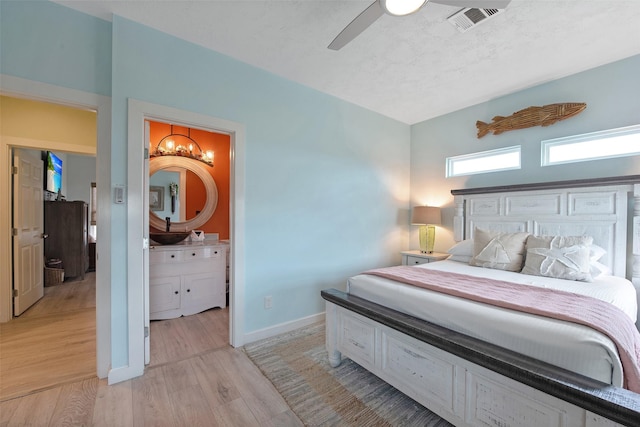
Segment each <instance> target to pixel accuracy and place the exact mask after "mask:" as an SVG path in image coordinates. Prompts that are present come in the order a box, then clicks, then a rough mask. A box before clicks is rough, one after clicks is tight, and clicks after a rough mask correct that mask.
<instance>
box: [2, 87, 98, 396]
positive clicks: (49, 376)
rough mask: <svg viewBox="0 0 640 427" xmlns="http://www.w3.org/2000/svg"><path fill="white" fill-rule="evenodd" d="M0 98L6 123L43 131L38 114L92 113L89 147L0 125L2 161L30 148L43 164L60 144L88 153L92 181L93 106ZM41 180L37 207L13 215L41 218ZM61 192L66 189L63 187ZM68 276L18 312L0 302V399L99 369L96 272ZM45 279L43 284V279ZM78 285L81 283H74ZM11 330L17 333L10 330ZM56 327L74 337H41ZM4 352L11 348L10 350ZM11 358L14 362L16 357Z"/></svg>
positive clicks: (12, 270) (73, 120) (9, 195)
mask: <svg viewBox="0 0 640 427" xmlns="http://www.w3.org/2000/svg"><path fill="white" fill-rule="evenodd" d="M1 98H2V102H3V116H5V114H6V115H7V116H5V117H10V118H11V119H12V124H16V123H19V124H20V126H21V127H26V128H28V127H30V126H31V125H32V124H33V123H31V121H34V122H37V123H38V124H39V125H40V126H38V127H39V128H40V129H43V130H45V131H46V130H47V129H50V127H49V126H48V122H47V121H46V119H43V117H45V116H50V118H51V120H54V121H55V122H56V123H60V122H64V120H65V119H64V117H66V115H67V114H68V113H69V112H71V113H69V115H70V116H71V118H70V119H69V123H73V124H77V121H76V120H77V117H75V116H77V115H78V114H79V115H80V116H89V117H92V121H93V125H92V129H93V131H92V134H93V138H92V139H93V143H92V145H93V146H92V147H90V146H83V145H82V144H76V143H75V142H76V141H75V140H74V139H73V137H69V138H65V141H64V142H59V141H58V140H57V139H56V138H57V136H56V134H55V130H54V131H53V132H52V134H51V138H49V137H48V136H47V135H46V134H42V135H37V136H36V137H34V136H33V134H32V133H31V134H30V133H29V131H28V130H27V131H25V133H24V134H21V133H20V132H19V131H18V132H16V126H14V127H13V128H12V127H11V126H5V127H3V131H4V134H3V135H2V148H3V153H6V160H7V161H8V162H10V161H12V159H13V158H14V154H15V153H17V152H24V153H32V154H33V157H34V158H37V160H39V161H40V163H42V164H43V165H45V166H46V162H43V160H42V153H47V152H48V151H50V150H52V149H57V148H60V150H59V151H57V152H58V154H59V155H60V156H62V157H64V156H66V154H69V155H71V154H70V153H65V154H62V153H64V152H68V151H76V150H77V152H78V154H80V155H82V157H83V158H84V157H87V158H88V156H90V157H92V158H93V166H92V168H91V169H92V172H93V176H92V180H93V181H96V178H97V177H96V173H95V170H96V167H95V162H96V161H95V158H96V145H97V142H96V141H97V129H96V128H97V126H96V121H97V112H96V111H95V110H93V111H90V109H86V108H77V107H69V106H67V105H60V104H57V103H50V102H42V101H34V100H31V99H28V98H27V97H13V96H6V95H4V94H3V95H2V97H1ZM15 111H20V113H19V114H18V113H16V112H15ZM27 116H28V117H27ZM23 119H24V120H23ZM30 120H31V121H30ZM90 127H91V126H90ZM71 128H72V129H75V130H77V129H78V127H76V126H72V127H71ZM65 159H66V157H65ZM65 166H66V168H65V171H66V173H69V171H70V170H71V168H72V165H71V164H69V163H66V164H65ZM5 170H6V171H7V172H6V173H7V175H6V176H3V177H2V179H3V180H4V179H6V180H7V181H8V182H9V183H10V182H11V181H12V177H11V175H10V173H11V172H10V170H11V168H7V169H5ZM3 172H4V171H3ZM3 175H4V173H3ZM36 180H37V178H36ZM90 181H91V180H87V182H86V195H87V197H86V200H88V199H89V198H90V194H91V182H90ZM45 182H46V180H45V176H44V174H43V176H42V177H41V178H40V179H39V184H40V198H39V201H37V202H36V203H35V205H37V206H38V207H39V212H33V209H34V206H35V205H34V206H31V207H30V209H31V211H30V212H27V211H25V210H24V209H23V210H22V211H16V213H14V214H13V215H14V219H15V217H16V215H21V216H27V217H38V216H39V217H40V218H42V216H43V211H44V200H46V199H48V198H47V197H43V196H42V195H43V194H47V193H46V192H45V191H44V186H45ZM9 188H10V189H11V191H8V192H7V193H6V196H3V197H7V199H8V201H7V202H6V203H7V204H8V205H11V204H13V205H16V203H14V201H15V198H16V194H15V190H14V188H13V186H12V185H10V186H9ZM64 193H65V194H66V193H67V192H66V188H65V190H64ZM71 197H72V199H75V198H76V197H75V196H71ZM25 206H26V205H25ZM2 220H3V222H4V220H5V218H2ZM8 222H9V224H12V223H13V224H15V221H13V222H12V220H11V218H8ZM87 225H88V224H87ZM87 231H88V230H87ZM94 235H95V234H94ZM87 237H88V234H87ZM2 240H3V242H2V244H3V246H4V245H7V244H8V245H9V246H11V245H12V243H11V240H12V238H11V236H8V235H7V236H6V237H5V235H4V234H3V236H2ZM87 248H88V246H87ZM14 252H15V251H14ZM14 255H15V254H14ZM11 259H12V255H11V252H10V253H9V256H7V259H6V260H7V261H9V264H8V267H9V277H15V276H16V275H15V273H16V271H15V270H16V268H17V267H16V266H14V265H13V263H12V262H11ZM40 260H41V261H43V258H42V257H41V258H40ZM42 264H43V262H40V263H39V267H38V266H36V270H37V271H38V272H39V273H41V276H40V277H42V278H43V281H44V279H46V277H47V276H46V275H45V274H44V272H43V268H42ZM3 267H4V265H3ZM52 277H53V276H52ZM55 277H58V275H55ZM72 281H73V284H71V285H69V286H67V285H68V284H69V283H70V281H69V277H67V281H66V282H63V280H62V278H61V279H60V281H59V283H56V285H58V284H59V285H60V286H59V288H57V289H53V287H45V288H44V292H43V294H44V297H43V298H42V299H39V301H37V302H36V303H35V304H33V305H31V306H30V307H29V308H27V309H26V310H23V309H24V308H25V307H19V311H20V312H17V311H16V308H15V307H12V306H11V304H9V306H8V307H7V306H6V305H4V304H3V307H2V310H3V312H2V317H3V321H5V323H3V324H2V325H1V326H0V327H1V328H2V332H3V334H2V335H3V337H2V340H3V344H4V345H3V348H4V349H5V350H8V351H3V361H5V358H7V357H10V356H11V357H14V360H13V362H12V364H4V363H3V364H4V366H5V367H6V366H12V368H11V372H10V373H8V372H7V371H4V372H3V373H2V375H3V378H2V379H3V381H2V382H3V390H2V392H3V393H2V399H4V398H6V397H7V396H10V397H11V396H12V397H15V396H16V393H18V394H17V395H20V393H29V392H32V391H35V390H38V389H41V388H46V387H51V386H52V385H56V384H59V383H63V382H67V381H69V380H70V379H76V378H86V377H95V376H96V375H98V371H99V370H98V369H96V360H97V355H96V341H97V335H96V296H95V295H96V291H95V287H96V273H95V272H90V273H87V276H86V277H85V280H80V278H77V279H76V280H72ZM13 282H14V281H10V282H9V283H8V288H5V287H4V285H3V287H2V289H0V292H2V293H3V300H4V301H6V300H5V299H4V295H5V293H6V292H7V291H9V292H11V290H12V288H13V286H15V283H13ZM45 284H47V283H46V281H45ZM79 285H83V286H82V287H78V286H79ZM72 288H73V289H72ZM11 300H12V298H9V302H11ZM18 315H20V316H19V317H15V316H18ZM78 316H80V317H78ZM62 319H66V321H62ZM79 319H82V320H79ZM7 320H8V322H7ZM52 325H56V327H55V328H53V329H52V330H50V331H49V332H46V331H45V332H43V329H42V328H43V327H45V329H46V327H47V326H48V327H50V328H51V326H52ZM16 333H17V334H18V335H15V334H16ZM58 333H59V334H62V335H64V336H67V337H78V339H73V338H71V339H63V340H62V341H63V342H65V343H66V346H60V345H59V343H58V342H57V341H56V340H49V341H47V340H48V339H50V338H52V337H53V336H55V334H58ZM43 334H44V335H43ZM60 336H61V335H58V338H60ZM11 337H12V338H11ZM80 337H81V338H80ZM5 339H9V340H10V342H11V344H10V345H11V346H13V347H15V346H16V343H19V346H20V352H19V353H16V352H15V351H13V350H15V348H13V347H11V346H7V345H6V342H5V341H6V340H5ZM58 341H60V340H58ZM10 353H15V354H13V355H11V354H10ZM45 354H46V356H45ZM74 354H78V355H80V354H84V359H85V360H82V361H80V360H78V361H76V362H74V361H73V360H72V359H73V355H74ZM21 355H22V356H21ZM24 355H30V356H29V357H28V358H25V357H23V356H24ZM87 355H91V357H89V358H88V359H87ZM39 357H40V359H39ZM49 359H50V360H49ZM16 360H17V361H18V362H16ZM56 360H58V364H55V361H56ZM51 362H54V365H52V366H54V368H52V367H51V366H50V367H48V368H47V363H49V364H50V363H51ZM67 368H69V369H67ZM19 371H20V372H19ZM42 372H46V375H40V374H39V373H42ZM7 375H9V376H7ZM19 375H22V377H20V378H19V383H20V384H19V387H17V388H16V387H14V389H11V390H8V389H5V388H6V387H5V385H7V384H8V383H9V381H7V380H8V378H9V377H11V378H12V379H15V378H13V377H16V376H19ZM14 384H15V382H14Z"/></svg>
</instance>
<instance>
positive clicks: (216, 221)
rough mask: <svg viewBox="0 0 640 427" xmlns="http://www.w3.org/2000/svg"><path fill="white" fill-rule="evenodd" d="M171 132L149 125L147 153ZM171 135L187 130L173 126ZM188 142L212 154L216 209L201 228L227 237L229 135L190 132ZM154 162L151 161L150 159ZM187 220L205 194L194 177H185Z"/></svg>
mask: <svg viewBox="0 0 640 427" xmlns="http://www.w3.org/2000/svg"><path fill="white" fill-rule="evenodd" d="M170 133H171V129H170V125H169V124H166V123H159V122H151V121H150V122H149V136H150V139H151V141H150V150H151V151H153V150H154V149H155V147H156V145H157V144H158V143H159V142H160V140H161V139H162V138H163V137H165V136H167V135H169V134H170ZM173 133H181V134H184V135H188V134H189V128H186V127H183V126H173ZM190 136H191V139H193V140H195V141H196V142H197V143H198V145H199V146H200V148H201V149H202V150H203V151H205V152H206V151H208V150H211V151H213V153H214V160H213V167H211V168H209V167H207V169H208V170H209V173H210V174H211V177H212V178H213V180H214V181H215V183H216V187H217V188H218V206H217V207H216V210H215V212H214V213H213V215H212V216H211V218H210V219H209V221H208V222H207V223H206V224H204V225H203V226H202V227H200V229H201V230H203V231H204V232H205V233H218V234H219V235H220V239H228V238H229V177H230V159H229V152H230V148H231V147H230V145H231V139H230V137H229V135H225V134H219V133H214V132H208V131H203V130H199V129H191V133H190ZM151 161H153V159H152V160H151ZM194 161H195V160H194ZM186 194H187V206H186V209H187V217H190V215H191V216H193V215H194V214H195V212H196V211H197V210H198V209H200V208H202V206H204V201H205V199H206V194H205V191H204V185H203V184H202V182H201V181H200V180H199V179H198V178H197V177H195V176H194V175H193V174H191V173H188V174H187V188H186Z"/></svg>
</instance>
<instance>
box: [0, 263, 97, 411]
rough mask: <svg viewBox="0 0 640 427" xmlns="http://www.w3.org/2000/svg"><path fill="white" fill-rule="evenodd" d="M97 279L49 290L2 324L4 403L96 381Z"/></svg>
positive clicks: (1, 393)
mask: <svg viewBox="0 0 640 427" xmlns="http://www.w3.org/2000/svg"><path fill="white" fill-rule="evenodd" d="M95 283H96V281H95V273H88V274H86V275H85V279H84V280H82V281H81V280H77V281H72V282H64V283H62V284H60V285H57V286H48V287H45V288H44V292H45V296H44V297H43V298H42V299H40V301H38V302H36V303H35V304H34V305H33V306H31V307H30V308H29V309H28V310H27V311H25V312H24V313H23V314H22V315H21V316H19V317H17V318H15V319H13V320H11V321H10V322H8V323H2V324H0V400H6V399H9V398H14V397H17V396H24V395H25V394H29V393H33V392H34V391H38V390H44V389H47V388H50V387H52V386H54V385H57V384H63V383H67V382H69V381H77V380H79V379H86V378H91V377H95V375H96V319H95V318H96V314H95V313H96V290H95V289H96V287H95Z"/></svg>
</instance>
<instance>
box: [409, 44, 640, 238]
mask: <svg viewBox="0 0 640 427" xmlns="http://www.w3.org/2000/svg"><path fill="white" fill-rule="evenodd" d="M638 76H640V55H638V56H634V57H631V58H627V59H625V60H622V61H618V62H615V63H612V64H608V65H604V66H601V67H598V68H595V69H592V70H588V71H585V72H582V73H579V74H575V75H573V76H569V77H566V78H562V79H558V80H555V81H552V82H550V83H546V84H542V85H539V86H536V87H533V88H530V89H527V90H523V91H520V92H516V93H513V94H511V95H507V96H503V97H500V98H497V99H494V100H492V101H489V102H485V103H482V104H478V105H475V106H472V107H469V108H465V109H463V110H460V111H456V112H453V113H450V114H447V115H444V116H440V117H437V118H434V119H431V120H427V121H425V122H422V123H419V124H416V125H414V126H412V127H411V200H412V204H436V205H438V206H443V205H444V206H448V207H449V208H448V209H446V210H445V219H443V220H444V221H445V225H446V226H448V227H451V217H452V208H451V206H452V202H453V197H452V196H451V194H450V191H451V190H452V189H457V188H473V187H486V186H494V185H510V184H520V183H533V182H546V181H558V180H572V179H583V178H598V177H608V176H618V175H636V174H640V159H639V158H638V156H635V157H626V158H617V159H609V160H600V161H591V162H582V163H573V164H565V165H559V166H548V167H542V166H540V151H541V148H540V141H542V140H545V139H551V138H557V137H562V136H568V135H575V134H582V133H587V132H593V131H599V130H605V129H612V128H617V127H623V126H630V125H634V124H638V123H640V78H638ZM456 95H460V94H455V93H452V96H456ZM559 102H586V103H587V108H586V110H584V111H583V112H582V113H580V114H579V115H577V116H575V117H572V118H570V119H567V120H564V121H561V122H558V123H556V124H554V125H551V126H548V127H540V126H538V127H532V128H528V129H522V130H514V131H509V132H505V133H503V134H500V135H491V134H489V135H487V136H485V137H483V138H481V139H478V138H477V137H476V132H477V129H476V126H475V123H476V120H482V121H485V122H487V123H489V122H491V119H492V118H493V117H494V116H497V115H502V116H509V115H511V114H512V113H513V112H515V111H518V110H521V109H523V108H526V107H529V106H533V105H546V104H553V103H559ZM514 145H521V146H522V169H521V170H516V171H504V172H494V173H487V174H478V175H470V176H467V177H457V178H445V159H446V158H447V157H450V156H457V155H462V154H468V153H473V152H478V151H485V150H492V149H497V148H502V147H510V146H514ZM412 233H413V234H412V236H411V242H412V243H415V242H417V236H416V235H415V234H416V231H415V230H412ZM438 236H439V238H437V239H436V250H440V251H443V250H446V249H447V248H448V247H449V246H450V244H452V243H453V240H452V236H451V232H447V231H446V230H443V231H442V232H439V234H438ZM414 246H415V245H414Z"/></svg>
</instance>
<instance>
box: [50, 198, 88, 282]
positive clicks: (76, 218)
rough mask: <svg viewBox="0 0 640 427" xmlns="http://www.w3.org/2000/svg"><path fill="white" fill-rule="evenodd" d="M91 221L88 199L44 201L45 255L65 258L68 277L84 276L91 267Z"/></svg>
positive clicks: (65, 271)
mask: <svg viewBox="0 0 640 427" xmlns="http://www.w3.org/2000/svg"><path fill="white" fill-rule="evenodd" d="M88 224H89V223H88V209H87V204H86V203H85V202H83V201H75V202H44V232H45V234H47V235H48V237H47V238H46V239H45V241H44V256H45V258H46V259H51V258H57V259H60V260H62V265H63V268H64V276H65V277H80V278H81V279H84V273H85V272H86V271H87V269H88V268H89V245H88V237H89V236H88Z"/></svg>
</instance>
